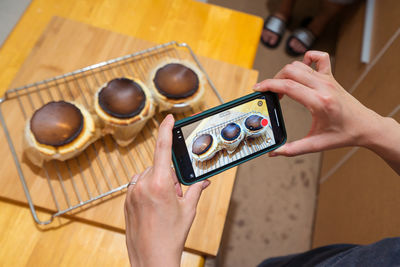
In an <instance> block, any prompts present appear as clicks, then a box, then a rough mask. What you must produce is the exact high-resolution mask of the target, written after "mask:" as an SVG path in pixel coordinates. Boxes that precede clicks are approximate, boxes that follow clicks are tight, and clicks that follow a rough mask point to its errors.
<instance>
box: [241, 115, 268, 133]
mask: <svg viewBox="0 0 400 267" xmlns="http://www.w3.org/2000/svg"><path fill="white" fill-rule="evenodd" d="M268 123H269V122H268V120H267V118H265V117H264V116H262V115H261V114H257V113H250V115H249V116H247V117H246V119H245V120H243V125H242V128H243V130H244V131H245V133H246V137H247V138H255V137H259V136H261V135H263V134H265V133H266V131H267V127H268Z"/></svg>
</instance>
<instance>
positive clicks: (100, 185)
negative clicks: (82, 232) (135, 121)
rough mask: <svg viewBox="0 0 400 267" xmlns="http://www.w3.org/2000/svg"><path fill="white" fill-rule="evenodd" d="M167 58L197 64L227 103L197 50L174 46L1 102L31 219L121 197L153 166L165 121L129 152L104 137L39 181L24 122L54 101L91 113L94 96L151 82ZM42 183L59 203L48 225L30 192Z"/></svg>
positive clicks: (55, 164)
mask: <svg viewBox="0 0 400 267" xmlns="http://www.w3.org/2000/svg"><path fill="white" fill-rule="evenodd" d="M163 58H178V59H185V60H190V61H193V62H194V63H195V64H196V65H197V66H198V67H199V69H200V70H201V71H202V72H203V73H204V75H205V77H206V79H207V84H206V88H205V89H206V92H207V90H211V91H210V92H211V94H214V95H215V97H216V98H217V99H218V101H219V103H223V100H222V98H221V96H220V94H219V93H218V91H217V89H216V88H215V86H214V84H213V83H212V81H211V80H210V78H209V76H208V75H207V73H206V72H205V70H204V68H203V67H202V66H201V64H200V62H199V60H198V59H197V57H196V55H195V54H194V52H193V51H192V49H191V48H190V47H189V46H188V45H187V44H185V43H177V42H175V41H173V42H169V43H166V44H162V45H158V46H155V47H152V48H149V49H146V50H143V51H140V52H136V53H133V54H130V55H126V56H123V57H119V58H115V59H112V60H109V61H105V62H101V63H98V64H94V65H91V66H88V67H85V68H82V69H79V70H76V71H73V72H70V73H67V74H64V75H60V76H57V77H54V78H51V79H47V80H43V81H40V82H36V83H33V84H29V85H26V86H23V87H19V88H15V89H11V90H8V91H7V92H6V93H5V96H4V98H2V99H0V121H1V124H2V126H3V129H4V133H5V136H6V139H7V141H8V144H9V147H10V150H11V154H12V156H13V159H14V162H15V164H16V167H17V171H18V175H19V178H20V180H21V183H22V186H23V189H24V192H25V195H26V198H27V201H28V204H29V207H30V210H31V212H32V216H33V218H34V220H35V221H36V222H37V223H38V224H49V223H51V222H52V221H53V219H54V218H55V217H57V216H60V215H62V214H65V213H67V212H71V211H73V210H76V209H78V208H82V207H83V206H85V205H86V206H87V205H88V204H89V203H93V202H94V201H97V200H100V201H101V200H103V199H104V198H105V197H107V196H110V195H115V194H118V193H119V194H120V193H122V192H123V190H124V189H125V188H126V187H127V184H128V182H129V181H130V179H131V177H132V175H133V174H135V173H139V172H141V171H143V170H144V169H145V168H146V167H148V166H150V165H151V163H152V154H153V151H154V146H155V142H156V135H157V129H158V126H159V124H160V122H161V120H162V118H163V117H164V116H163V115H162V114H159V113H158V114H156V115H155V116H154V117H153V118H152V119H151V120H150V121H149V122H148V123H147V124H146V125H145V127H144V129H143V130H142V131H141V133H140V134H139V136H138V137H137V138H136V139H135V141H134V142H133V143H132V144H131V145H129V146H128V147H126V148H124V147H120V146H118V145H117V143H116V142H115V140H114V139H112V138H111V137H110V136H105V137H103V138H101V139H99V140H97V141H96V142H95V143H93V144H92V145H90V146H89V147H88V148H87V149H86V150H85V151H83V152H82V153H81V155H79V156H77V157H75V158H73V159H70V160H67V161H65V162H60V161H50V162H47V163H46V164H45V165H44V167H43V169H41V170H40V171H39V174H36V175H32V173H35V172H33V171H31V170H29V169H28V168H32V167H29V166H28V165H29V164H27V163H25V162H23V155H22V153H23V148H22V147H21V144H20V143H21V139H22V136H21V135H22V134H23V132H24V131H23V128H21V126H24V125H25V121H26V120H27V119H28V118H30V116H31V115H32V114H33V112H34V111H35V110H36V109H38V108H39V107H40V106H42V105H43V104H45V103H47V102H49V101H59V100H67V101H75V102H77V103H80V104H82V105H84V106H85V107H86V108H88V109H89V110H91V105H92V99H93V94H94V93H95V91H96V90H97V89H98V88H99V87H100V86H101V85H102V84H103V83H105V82H107V81H109V80H111V79H113V78H116V77H126V76H132V77H138V78H140V79H141V80H142V81H146V79H147V75H148V73H149V71H150V69H151V68H152V67H153V66H154V65H155V64H156V63H157V62H158V61H159V60H161V59H163ZM8 104H10V105H8ZM4 105H6V106H7V107H9V109H10V110H12V112H15V113H17V114H18V116H21V117H23V118H24V122H23V123H22V122H21V123H15V122H11V121H8V120H7V114H3V108H4V109H5V108H6V107H4ZM10 106H11V107H10ZM206 108H208V107H206V106H204V105H203V106H202V107H200V108H198V109H199V110H194V109H192V110H189V111H187V112H185V113H182V114H177V115H176V117H177V119H180V118H183V117H186V116H189V115H191V114H193V113H195V112H198V111H200V110H203V109H206ZM21 121H22V120H21ZM11 124H12V125H11ZM14 133H15V134H14ZM96 170H97V173H101V177H99V176H97V175H96ZM37 182H39V183H40V184H41V185H42V188H41V189H40V190H43V192H41V191H40V194H49V195H51V198H52V199H53V201H54V203H53V204H54V209H52V210H54V213H52V214H51V217H50V218H49V219H47V220H41V219H39V218H38V215H37V212H36V206H43V204H42V203H39V204H38V203H35V200H36V199H38V200H40V199H41V198H40V197H39V196H36V195H32V192H31V191H33V189H32V188H31V187H33V185H34V183H37ZM46 184H47V185H46ZM44 185H46V186H44ZM45 187H47V188H45ZM35 190H38V189H37V188H36V189H35ZM36 194H38V193H37V192H36ZM42 197H43V196H42Z"/></svg>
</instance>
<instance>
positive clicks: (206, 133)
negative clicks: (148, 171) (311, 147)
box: [182, 98, 275, 176]
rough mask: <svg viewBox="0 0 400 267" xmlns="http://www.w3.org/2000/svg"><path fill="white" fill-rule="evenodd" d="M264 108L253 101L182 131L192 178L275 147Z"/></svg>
mask: <svg viewBox="0 0 400 267" xmlns="http://www.w3.org/2000/svg"><path fill="white" fill-rule="evenodd" d="M266 105H267V102H266V100H265V99H263V98H259V99H254V100H252V101H250V102H247V103H245V104H243V105H239V106H236V107H234V108H231V109H228V110H225V111H223V112H221V113H218V114H215V115H212V116H210V117H207V118H205V119H202V120H200V121H198V122H196V123H193V124H190V125H187V126H184V127H182V133H183V136H184V137H185V143H186V147H187V149H188V152H189V156H190V161H191V163H192V166H193V169H194V172H195V174H196V176H200V175H202V174H205V173H207V172H209V171H212V170H214V169H217V168H220V167H223V166H224V165H227V164H229V163H231V162H234V161H236V160H238V159H241V158H243V157H245V156H248V155H250V154H253V153H255V152H257V151H260V150H262V149H265V148H267V147H269V146H272V145H274V144H275V140H274V135H273V131H272V126H271V124H270V117H269V114H268V108H267V106H266Z"/></svg>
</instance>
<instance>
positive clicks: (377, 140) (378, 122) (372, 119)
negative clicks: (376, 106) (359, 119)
mask: <svg viewBox="0 0 400 267" xmlns="http://www.w3.org/2000/svg"><path fill="white" fill-rule="evenodd" d="M391 123H392V119H391V118H388V117H383V116H380V115H379V114H377V113H375V112H373V111H371V116H369V117H368V121H366V122H365V124H367V125H366V126H365V127H364V130H363V132H362V133H361V134H360V139H359V144H358V145H359V146H362V147H364V148H367V149H370V150H372V151H376V150H377V149H378V148H379V146H380V145H381V144H382V142H383V141H384V140H385V131H386V130H387V129H388V128H390V124H391Z"/></svg>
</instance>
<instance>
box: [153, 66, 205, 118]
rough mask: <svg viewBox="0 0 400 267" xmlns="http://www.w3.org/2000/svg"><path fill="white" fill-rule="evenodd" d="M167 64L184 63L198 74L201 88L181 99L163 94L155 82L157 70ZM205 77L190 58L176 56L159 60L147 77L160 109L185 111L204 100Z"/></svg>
mask: <svg viewBox="0 0 400 267" xmlns="http://www.w3.org/2000/svg"><path fill="white" fill-rule="evenodd" d="M167 64H182V65H184V66H186V67H188V68H190V69H191V70H193V72H194V73H195V74H196V75H197V78H198V79H199V88H198V90H197V91H196V92H195V93H194V94H193V95H191V96H189V97H185V98H181V99H172V98H168V97H166V96H164V95H162V94H161V93H160V92H159V91H158V89H157V88H156V87H155V84H154V81H153V79H154V77H155V75H156V73H157V71H158V70H159V69H160V68H162V67H163V66H165V65H167ZM205 81H206V80H205V77H204V75H203V73H202V72H201V71H200V69H199V68H198V67H197V66H196V65H195V64H193V63H192V62H190V61H188V60H181V59H175V58H166V59H163V60H161V61H159V62H158V63H157V64H156V65H155V66H154V67H153V68H152V70H151V71H150V73H149V76H148V78H147V85H148V87H149V89H150V90H151V93H152V95H153V97H154V100H155V101H156V102H157V104H158V107H159V111H160V112H161V111H171V112H174V113H176V112H184V111H187V110H189V109H190V108H191V107H195V106H197V105H199V104H200V103H201V101H202V97H203V95H204V90H205V89H204V85H205Z"/></svg>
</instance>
